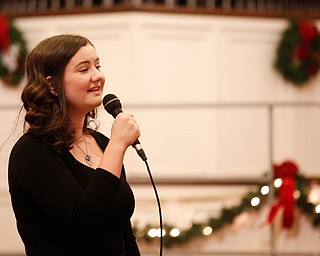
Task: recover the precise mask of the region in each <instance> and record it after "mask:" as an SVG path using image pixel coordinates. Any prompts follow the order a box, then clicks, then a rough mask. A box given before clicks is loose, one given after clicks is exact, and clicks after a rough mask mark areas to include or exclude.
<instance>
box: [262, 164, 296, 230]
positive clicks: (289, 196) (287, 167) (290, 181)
mask: <svg viewBox="0 0 320 256" xmlns="http://www.w3.org/2000/svg"><path fill="white" fill-rule="evenodd" d="M297 172H298V167H297V165H296V164H295V163H294V162H291V161H286V162H284V163H282V164H281V165H274V176H275V178H281V180H282V184H281V187H280V189H279V197H278V202H277V203H276V204H274V205H273V206H272V208H271V211H270V213H269V216H268V223H271V222H272V221H273V220H274V218H275V216H276V214H277V212H278V210H279V209H280V208H283V219H282V226H283V227H284V228H291V227H292V224H293V222H294V210H295V199H294V191H295V176H296V174H297Z"/></svg>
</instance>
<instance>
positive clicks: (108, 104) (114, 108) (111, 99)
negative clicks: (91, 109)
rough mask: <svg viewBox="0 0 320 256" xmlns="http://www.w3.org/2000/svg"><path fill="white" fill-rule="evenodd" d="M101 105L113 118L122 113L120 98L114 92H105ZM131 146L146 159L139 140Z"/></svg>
mask: <svg viewBox="0 0 320 256" xmlns="http://www.w3.org/2000/svg"><path fill="white" fill-rule="evenodd" d="M103 106H104V109H105V110H106V111H107V112H108V113H109V114H110V115H112V116H113V118H116V117H117V115H118V114H120V113H122V112H123V111H122V105H121V102H120V100H119V99H118V98H117V96H115V95H114V94H107V95H106V96H104V98H103ZM132 147H133V148H134V149H135V150H136V151H137V153H138V155H139V156H140V157H141V159H142V160H143V161H146V160H147V156H146V154H145V152H144V150H143V148H142V146H141V143H140V141H139V140H136V141H135V142H134V143H133V144H132Z"/></svg>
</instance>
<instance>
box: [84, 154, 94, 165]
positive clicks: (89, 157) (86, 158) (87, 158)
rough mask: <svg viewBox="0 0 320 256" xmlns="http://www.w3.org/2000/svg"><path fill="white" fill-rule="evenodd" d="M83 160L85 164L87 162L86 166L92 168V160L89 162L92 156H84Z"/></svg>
mask: <svg viewBox="0 0 320 256" xmlns="http://www.w3.org/2000/svg"><path fill="white" fill-rule="evenodd" d="M84 159H85V160H86V162H87V164H88V165H90V166H92V164H93V163H92V160H91V159H92V156H90V155H86V156H85V158H84Z"/></svg>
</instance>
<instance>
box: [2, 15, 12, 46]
mask: <svg viewBox="0 0 320 256" xmlns="http://www.w3.org/2000/svg"><path fill="white" fill-rule="evenodd" d="M9 29H10V25H9V23H8V21H7V20H6V18H5V17H4V16H3V15H1V14H0V51H1V50H6V49H8V47H9V45H10V38H9Z"/></svg>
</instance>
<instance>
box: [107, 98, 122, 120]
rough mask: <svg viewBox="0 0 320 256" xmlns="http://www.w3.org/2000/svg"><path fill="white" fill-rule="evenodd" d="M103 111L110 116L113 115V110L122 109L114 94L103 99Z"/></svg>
mask: <svg viewBox="0 0 320 256" xmlns="http://www.w3.org/2000/svg"><path fill="white" fill-rule="evenodd" d="M103 106H104V109H105V110H106V111H107V112H108V113H109V114H111V115H113V113H114V110H115V109H119V108H122V106H121V102H120V100H119V99H118V97H117V96H116V95H114V94H107V95H106V96H104V98H103Z"/></svg>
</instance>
